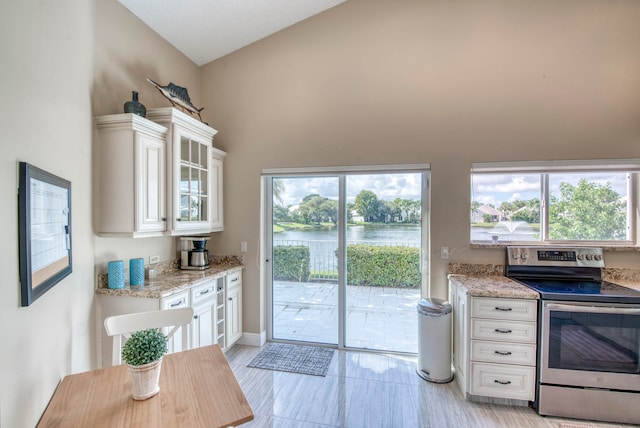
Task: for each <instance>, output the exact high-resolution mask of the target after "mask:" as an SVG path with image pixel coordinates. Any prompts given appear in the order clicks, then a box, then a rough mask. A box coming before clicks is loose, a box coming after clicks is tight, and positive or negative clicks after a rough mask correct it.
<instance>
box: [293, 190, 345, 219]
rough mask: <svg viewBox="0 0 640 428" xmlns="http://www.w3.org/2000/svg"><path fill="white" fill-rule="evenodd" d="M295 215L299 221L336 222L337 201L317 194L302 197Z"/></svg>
mask: <svg viewBox="0 0 640 428" xmlns="http://www.w3.org/2000/svg"><path fill="white" fill-rule="evenodd" d="M296 215H297V216H299V220H298V221H300V222H301V223H306V224H311V223H318V224H319V223H320V222H323V221H325V222H332V223H334V224H335V223H337V222H338V202H337V201H334V200H332V199H329V198H325V197H323V196H320V195H318V194H312V195H307V196H305V197H304V199H303V200H302V202H301V203H300V206H299V207H298V210H297V212H296Z"/></svg>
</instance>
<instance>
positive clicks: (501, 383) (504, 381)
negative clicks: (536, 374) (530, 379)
mask: <svg viewBox="0 0 640 428" xmlns="http://www.w3.org/2000/svg"><path fill="white" fill-rule="evenodd" d="M494 382H495V383H499V384H500V385H511V381H510V380H498V379H495V380H494Z"/></svg>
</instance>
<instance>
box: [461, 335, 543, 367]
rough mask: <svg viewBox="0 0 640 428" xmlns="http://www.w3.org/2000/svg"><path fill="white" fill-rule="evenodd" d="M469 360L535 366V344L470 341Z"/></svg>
mask: <svg viewBox="0 0 640 428" xmlns="http://www.w3.org/2000/svg"><path fill="white" fill-rule="evenodd" d="M471 360H472V361H483V362H487V363H502V364H521V365H526V366H535V365H536V345H535V343H509V342H487V341H484V340H472V341H471Z"/></svg>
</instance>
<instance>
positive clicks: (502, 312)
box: [471, 297, 538, 321]
mask: <svg viewBox="0 0 640 428" xmlns="http://www.w3.org/2000/svg"><path fill="white" fill-rule="evenodd" d="M537 314H538V302H537V301H536V300H524V299H491V298H485V297H474V298H473V299H472V301H471V316H472V317H476V318H492V319H502V320H518V321H536V319H537V317H538V315H537Z"/></svg>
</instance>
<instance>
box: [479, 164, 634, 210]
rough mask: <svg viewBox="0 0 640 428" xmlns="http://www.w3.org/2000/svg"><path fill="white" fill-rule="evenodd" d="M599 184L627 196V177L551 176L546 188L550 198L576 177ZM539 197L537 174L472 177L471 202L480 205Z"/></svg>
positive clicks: (597, 175)
mask: <svg viewBox="0 0 640 428" xmlns="http://www.w3.org/2000/svg"><path fill="white" fill-rule="evenodd" d="M583 177H584V178H588V180H589V181H590V182H596V183H599V184H605V183H607V182H609V183H611V185H612V188H613V189H614V190H615V191H616V192H618V194H619V195H620V196H622V197H623V198H624V199H626V197H627V174H626V173H625V172H617V173H611V172H609V173H599V174H594V173H590V174H585V173H575V174H552V175H551V177H550V180H549V187H550V190H551V194H552V195H556V196H559V195H560V192H559V187H560V183H561V182H563V181H564V182H568V183H571V184H572V185H574V186H575V185H577V184H578V181H579V180H580V178H583ZM533 198H538V199H539V198H540V174H476V175H474V176H473V189H472V195H471V199H472V200H475V201H478V202H480V204H482V205H493V206H495V207H498V206H500V204H501V203H502V202H513V201H515V200H528V199H533Z"/></svg>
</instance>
